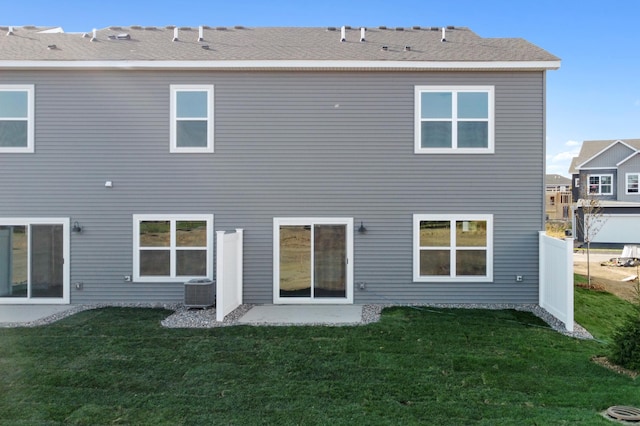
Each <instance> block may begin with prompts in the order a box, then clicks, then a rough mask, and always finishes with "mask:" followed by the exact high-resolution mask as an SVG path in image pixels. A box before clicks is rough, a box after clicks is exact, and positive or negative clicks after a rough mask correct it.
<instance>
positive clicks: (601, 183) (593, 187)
mask: <svg viewBox="0 0 640 426" xmlns="http://www.w3.org/2000/svg"><path fill="white" fill-rule="evenodd" d="M589 194H593V195H612V194H613V175H589Z"/></svg>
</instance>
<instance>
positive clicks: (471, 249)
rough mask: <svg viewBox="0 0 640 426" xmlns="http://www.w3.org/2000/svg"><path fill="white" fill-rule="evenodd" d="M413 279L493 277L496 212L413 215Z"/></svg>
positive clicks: (474, 279) (472, 279)
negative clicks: (483, 213) (492, 213)
mask: <svg viewBox="0 0 640 426" xmlns="http://www.w3.org/2000/svg"><path fill="white" fill-rule="evenodd" d="M413 280H414V281H425V282H429V281H433V282H435V281H438V282H441V281H485V282H486V281H492V280H493V215H442V214H415V215H413Z"/></svg>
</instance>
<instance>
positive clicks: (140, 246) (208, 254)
mask: <svg viewBox="0 0 640 426" xmlns="http://www.w3.org/2000/svg"><path fill="white" fill-rule="evenodd" d="M133 258H134V262H133V263H134V265H133V268H134V272H133V275H134V280H135V281H148V282H176V281H186V280H189V279H191V278H198V277H199V278H203V277H206V278H212V277H213V275H212V273H213V268H212V259H213V215H133Z"/></svg>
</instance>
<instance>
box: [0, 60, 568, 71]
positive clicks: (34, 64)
mask: <svg viewBox="0 0 640 426" xmlns="http://www.w3.org/2000/svg"><path fill="white" fill-rule="evenodd" d="M558 68H560V61H495V62H494V61H479V62H474V61H468V62H467V61H375V60H373V61H339V60H327V61H316V60H282V61H276V60H269V61H262V60H247V61H141V60H134V61H130V60H104V61H74V60H68V61H42V60H38V61H0V69H314V70H316V69H354V70H356V69H379V70H380V69H381V70H384V69H394V70H398V69H402V70H451V69H456V70H515V69H518V70H555V69H558Z"/></svg>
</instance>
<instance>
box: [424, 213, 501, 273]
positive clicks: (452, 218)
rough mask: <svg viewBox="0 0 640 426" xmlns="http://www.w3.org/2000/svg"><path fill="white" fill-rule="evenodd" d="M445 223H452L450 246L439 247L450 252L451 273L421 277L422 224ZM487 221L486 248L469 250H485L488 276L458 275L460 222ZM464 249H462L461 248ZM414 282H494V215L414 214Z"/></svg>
mask: <svg viewBox="0 0 640 426" xmlns="http://www.w3.org/2000/svg"><path fill="white" fill-rule="evenodd" d="M424 220H429V221H444V222H447V221H448V222H450V223H451V236H450V242H451V245H450V246H446V247H437V248H438V249H440V250H449V256H450V264H451V272H450V275H449V276H446V275H433V276H427V275H420V251H421V248H422V247H421V246H420V222H421V221H424ZM467 220H468V221H485V222H486V223H487V245H486V247H469V249H473V250H479V249H485V250H486V253H487V274H486V275H481V276H479V275H474V276H464V275H463V276H457V275H456V249H458V247H456V238H455V237H456V227H455V222H458V221H467ZM460 248H462V247H460ZM413 281H414V282H492V281H493V215H492V214H414V215H413Z"/></svg>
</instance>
